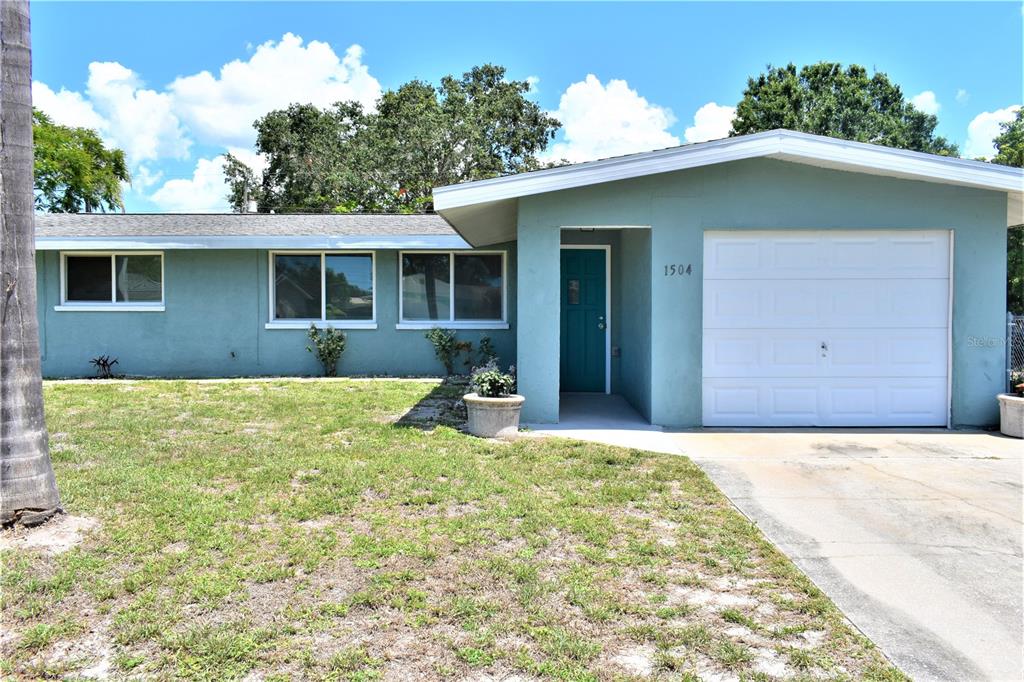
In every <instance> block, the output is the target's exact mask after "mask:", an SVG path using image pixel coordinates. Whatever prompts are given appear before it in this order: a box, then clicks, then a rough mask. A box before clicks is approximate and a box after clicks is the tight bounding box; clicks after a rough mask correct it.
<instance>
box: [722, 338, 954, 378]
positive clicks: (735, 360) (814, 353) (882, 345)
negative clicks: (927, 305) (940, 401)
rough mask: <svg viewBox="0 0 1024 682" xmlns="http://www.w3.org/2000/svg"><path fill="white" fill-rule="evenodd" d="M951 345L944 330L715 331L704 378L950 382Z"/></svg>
mask: <svg viewBox="0 0 1024 682" xmlns="http://www.w3.org/2000/svg"><path fill="white" fill-rule="evenodd" d="M946 339H947V336H946V330H945V329H893V330H881V331H879V330H863V329H827V330H799V329H797V330H794V329H713V330H708V331H706V332H705V334H704V348H703V353H702V355H703V373H704V377H705V378H718V377H752V378H768V377H808V378H814V377H822V378H824V377H890V378H899V377H945V375H946ZM822 343H825V345H826V346H827V352H823V351H822V348H821V344H822Z"/></svg>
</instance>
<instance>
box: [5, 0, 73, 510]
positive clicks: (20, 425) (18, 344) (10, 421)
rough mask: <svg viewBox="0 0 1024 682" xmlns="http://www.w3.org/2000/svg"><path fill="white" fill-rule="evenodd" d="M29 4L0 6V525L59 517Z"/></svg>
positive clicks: (15, 0)
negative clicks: (45, 373)
mask: <svg viewBox="0 0 1024 682" xmlns="http://www.w3.org/2000/svg"><path fill="white" fill-rule="evenodd" d="M30 44H31V42H30V33H29V10H28V0H0V523H3V524H4V525H7V524H10V523H13V522H21V523H23V524H25V525H34V524H37V523H42V522H43V521H45V520H46V519H48V518H50V517H51V516H53V514H55V513H57V512H58V511H60V496H59V494H58V493H57V481H56V479H55V478H54V476H53V466H52V465H51V464H50V446H49V439H48V438H47V434H46V420H45V418H44V416H43V382H42V377H41V374H40V366H39V320H38V318H37V315H36V265H35V256H36V249H35V224H34V220H33V213H32V212H33V208H34V206H33V204H34V201H35V195H34V193H33V189H32V187H33V182H32V170H33V169H32V62H31V58H32V52H31V47H30Z"/></svg>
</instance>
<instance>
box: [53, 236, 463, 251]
mask: <svg viewBox="0 0 1024 682" xmlns="http://www.w3.org/2000/svg"><path fill="white" fill-rule="evenodd" d="M469 248H472V247H470V245H469V244H468V243H466V241H465V240H464V239H463V238H462V237H459V236H458V235H379V236H369V235H361V236H347V237H317V236H295V237H271V236H267V237H134V236H132V237H36V250H38V251H88V250H96V251H103V250H111V249H114V250H120V251H135V250H150V251H152V250H160V251H172V250H179V249H326V250H334V249H338V250H348V249H354V250H364V251H365V250H368V249H469Z"/></svg>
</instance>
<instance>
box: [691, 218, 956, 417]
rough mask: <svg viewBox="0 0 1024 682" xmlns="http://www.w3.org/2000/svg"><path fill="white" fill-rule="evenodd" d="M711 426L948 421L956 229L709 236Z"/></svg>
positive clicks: (706, 376) (706, 381) (706, 388)
mask: <svg viewBox="0 0 1024 682" xmlns="http://www.w3.org/2000/svg"><path fill="white" fill-rule="evenodd" d="M704 244H705V249H704V256H705V262H704V269H703V271H704V282H703V286H704V290H703V291H704V293H703V296H704V311H703V322H704V330H703V342H704V344H703V368H702V372H703V399H704V423H705V424H706V425H714V426H844V425H845V426H929V425H943V424H945V423H946V418H947V415H946V412H947V391H948V388H947V372H948V366H947V362H948V361H947V355H948V322H949V320H948V317H949V304H948V300H949V233H948V232H943V231H928V232H925V231H908V232H897V231H889V232H886V231H866V230H865V231H828V230H819V231H789V232H786V231H771V232H768V231H764V232H761V231H758V232H733V233H723V232H708V233H706V234H705V242H704Z"/></svg>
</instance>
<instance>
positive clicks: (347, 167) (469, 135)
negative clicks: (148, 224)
mask: <svg viewBox="0 0 1024 682" xmlns="http://www.w3.org/2000/svg"><path fill="white" fill-rule="evenodd" d="M529 89H530V86H529V84H528V83H527V82H526V81H509V80H506V79H505V69H504V68H503V67H500V66H493V65H485V66H480V67H474V68H473V69H472V70H470V71H469V72H467V73H465V74H463V75H462V77H461V78H456V77H454V76H447V77H445V78H443V79H442V80H441V84H440V86H439V87H435V86H433V85H431V84H429V83H425V82H423V81H416V80H414V81H410V82H408V83H406V84H404V85H402V86H401V87H399V88H398V89H397V90H391V91H388V92H386V93H384V95H383V96H382V97H381V98H380V99H379V100H378V102H377V106H376V111H375V112H367V111H365V110H363V108H362V107H361V106H360V105H359V104H357V103H355V102H339V103H337V104H335V105H334V106H333V107H330V108H328V109H323V110H322V109H319V108H317V107H314V106H312V105H308V104H293V105H292V106H290V107H288V108H287V109H282V110H277V111H272V112H270V113H269V114H267V115H266V116H264V117H263V118H261V119H259V120H258V121H256V123H255V127H256V133H257V138H256V148H257V151H259V152H261V153H262V154H264V155H265V156H266V157H267V160H268V167H267V169H266V170H265V171H264V172H263V174H262V177H261V178H259V180H257V178H256V174H255V173H253V172H252V171H251V170H250V169H248V168H247V167H246V166H245V165H244V164H243V163H241V162H240V161H239V160H238V159H237V158H235V157H231V156H230V155H229V156H228V158H227V162H226V163H225V167H224V170H225V175H226V181H227V183H228V185H229V187H230V192H229V197H228V198H229V200H230V201H231V205H232V207H233V208H234V209H235V210H236V211H241V210H244V209H245V202H246V200H256V201H257V204H258V207H259V210H260V211H271V210H274V211H278V212H284V211H318V212H323V211H337V212H352V211H372V212H398V213H414V212H421V211H426V210H430V208H432V204H431V201H432V199H431V193H432V190H433V188H434V187H437V186H439V185H448V184H453V183H457V182H462V181H464V180H479V179H483V178H490V177H495V176H498V175H503V174H508V173H517V172H520V171H524V170H532V169H535V168H539V167H540V163H539V162H538V160H537V156H536V155H537V154H538V153H539V152H541V151H543V149H544V148H545V147H546V146H547V143H548V142H549V141H550V140H551V139H552V138H553V137H554V134H555V131H556V130H557V129H558V127H559V123H558V121H557V120H555V119H554V118H551V117H550V116H547V115H546V114H545V113H544V112H543V111H542V110H541V108H540V107H539V106H538V105H537V104H536V103H534V102H531V101H530V100H528V99H526V96H525V95H526V93H527V92H528V91H529Z"/></svg>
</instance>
